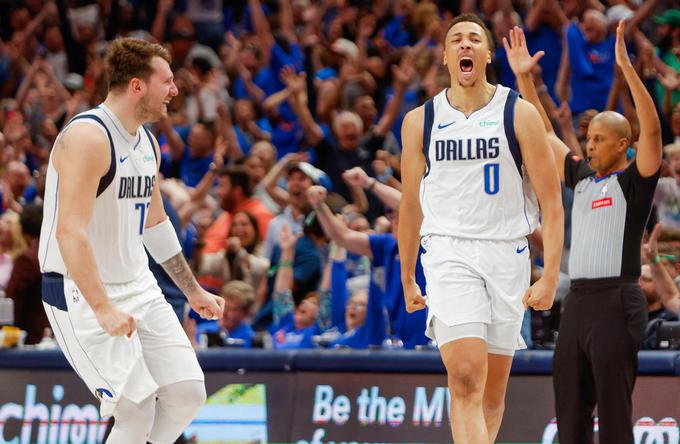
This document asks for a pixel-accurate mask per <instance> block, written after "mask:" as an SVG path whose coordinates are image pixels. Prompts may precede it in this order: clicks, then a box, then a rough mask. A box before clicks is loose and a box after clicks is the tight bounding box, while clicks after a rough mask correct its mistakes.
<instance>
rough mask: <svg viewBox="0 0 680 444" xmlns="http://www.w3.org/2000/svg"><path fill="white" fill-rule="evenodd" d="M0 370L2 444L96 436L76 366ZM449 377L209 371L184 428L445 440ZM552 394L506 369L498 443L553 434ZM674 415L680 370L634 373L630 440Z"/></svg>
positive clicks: (201, 434) (673, 439) (643, 438)
mask: <svg viewBox="0 0 680 444" xmlns="http://www.w3.org/2000/svg"><path fill="white" fill-rule="evenodd" d="M0 380H2V381H3V382H2V383H1V384H0V444H3V443H11V444H28V443H31V444H33V443H36V444H57V443H72V444H95V443H100V442H102V438H103V436H104V431H105V429H106V425H107V421H106V420H101V419H100V416H99V409H98V403H97V400H96V398H95V397H94V396H92V395H91V394H90V393H89V392H88V391H87V389H86V387H85V385H84V384H83V383H82V382H81V381H80V380H79V379H78V377H77V376H76V375H75V373H73V372H71V371H67V370H59V371H47V370H0ZM445 382H446V378H445V376H444V375H432V374H396V373H390V374H380V373H330V372H325V373H312V372H305V373H295V372H281V373H278V372H262V373H259V372H252V373H244V374H241V373H233V372H207V373H206V389H207V392H208V400H207V402H206V405H205V406H204V407H203V408H202V409H201V411H200V412H199V414H198V415H197V417H196V418H195V420H194V421H193V423H192V424H191V425H190V426H189V428H188V429H187V431H186V433H185V436H186V437H187V438H188V439H189V440H190V442H196V443H211V444H221V443H225V444H226V443H229V444H237V443H251V444H252V443H296V444H322V443H323V444H330V443H442V442H451V435H450V431H449V418H450V410H449V400H450V397H449V393H448V390H447V389H446V386H445ZM553 402H554V401H553V389H552V378H551V377H550V376H512V377H511V379H510V384H509V387H508V394H507V402H506V412H505V418H504V421H503V426H502V428H501V431H500V434H499V436H498V440H497V443H524V444H529V443H532V444H533V443H535V444H549V443H554V442H556V441H557V424H556V422H555V419H554V405H553ZM679 418H680V379H679V378H677V377H640V378H638V380H637V384H636V390H635V395H634V421H635V422H636V423H635V429H634V431H635V442H636V444H680V433H679V429H678V422H677V421H678V419H679ZM594 429H595V431H597V422H596V424H595V427H594ZM596 436H597V434H596Z"/></svg>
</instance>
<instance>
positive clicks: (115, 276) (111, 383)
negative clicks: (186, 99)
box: [39, 39, 224, 444]
mask: <svg viewBox="0 0 680 444" xmlns="http://www.w3.org/2000/svg"><path fill="white" fill-rule="evenodd" d="M169 62H170V56H169V54H168V52H167V50H166V49H164V48H163V47H162V46H160V45H156V44H151V43H148V42H145V41H142V40H137V39H118V40H115V41H114V42H113V43H111V45H110V47H109V49H108V51H107V55H106V69H107V74H108V76H109V93H108V95H107V97H106V100H105V101H104V103H102V104H101V105H99V106H98V107H96V108H94V109H92V110H89V111H86V112H84V113H82V114H79V115H77V116H76V117H74V118H73V120H71V122H69V123H68V124H67V125H66V126H65V127H64V129H63V130H62V131H61V133H60V134H59V136H58V137H57V140H56V142H55V145H54V148H53V150H52V153H51V156H50V161H49V167H48V173H47V184H46V191H45V206H44V220H43V225H42V231H41V237H40V257H39V259H40V266H41V268H42V272H43V305H44V307H45V310H46V312H47V315H48V318H49V320H50V323H51V324H52V329H53V330H54V333H55V336H56V338H57V340H58V342H59V345H60V347H61V349H62V351H63V352H64V354H65V356H66V358H67V359H68V361H69V363H70V364H71V366H72V367H73V368H74V370H75V371H76V372H77V373H78V375H79V376H80V377H81V378H82V379H83V380H84V381H85V383H86V384H87V386H88V388H89V389H90V391H91V392H92V393H93V394H95V395H96V396H97V397H98V398H99V399H100V401H101V408H100V410H101V414H102V416H110V415H113V416H114V418H115V426H114V427H113V430H112V432H111V435H110V436H109V439H108V441H107V442H108V443H125V444H128V443H145V442H147V441H150V442H152V443H173V442H174V441H175V440H176V439H177V437H178V436H179V435H180V434H181V433H182V431H183V430H184V428H185V427H186V426H187V425H188V424H189V423H190V422H191V420H192V419H193V417H194V416H195V414H196V413H197V411H198V409H199V408H200V407H201V406H202V405H203V403H204V402H205V398H206V394H205V387H204V382H203V379H204V378H203V373H202V371H201V368H200V366H199V365H198V361H197V359H196V354H195V353H194V351H193V349H192V347H191V345H190V344H189V340H188V338H187V337H186V335H185V334H184V332H183V330H182V328H181V326H180V324H179V321H178V319H177V317H176V316H175V314H174V312H173V310H172V308H171V307H170V305H169V304H168V303H167V302H166V301H165V299H164V297H163V294H162V293H161V291H160V288H159V287H158V285H157V284H156V281H155V279H154V277H153V275H152V274H151V272H150V271H149V266H148V260H147V256H146V253H145V251H144V247H146V249H147V250H148V251H149V253H150V254H151V256H152V257H153V258H154V259H155V260H156V261H157V262H158V263H160V264H162V265H163V267H164V269H165V270H166V272H167V273H168V274H169V275H170V277H172V279H173V280H174V281H175V283H176V284H177V286H178V287H179V288H180V289H181V290H182V291H183V292H184V294H185V295H186V296H187V298H188V300H189V303H190V304H191V306H192V307H193V308H194V309H195V310H196V311H197V312H198V313H199V314H200V315H201V316H203V317H206V318H217V317H218V316H221V314H222V307H223V304H224V302H223V301H222V299H221V298H219V297H217V296H214V295H212V294H210V293H207V292H206V291H204V290H203V289H202V288H201V287H200V286H199V285H198V284H197V282H196V280H195V279H194V277H193V275H192V273H191V270H190V269H189V267H188V265H187V263H186V260H185V259H184V256H183V255H182V252H181V247H180V244H179V241H178V239H177V236H176V235H175V231H174V230H173V228H172V225H171V224H170V222H169V220H168V217H167V215H166V214H165V210H164V209H163V203H162V200H161V195H160V191H159V183H158V166H159V159H160V154H159V149H158V143H157V142H156V141H155V138H154V137H153V136H152V135H151V133H149V132H148V131H147V130H146V129H145V128H144V127H143V126H142V124H144V123H146V122H153V121H157V120H159V119H160V118H161V117H163V116H164V115H166V113H167V103H168V102H169V101H170V100H171V99H172V98H173V97H174V96H176V95H177V88H176V86H175V84H174V82H173V74H172V71H171V70H170V65H169Z"/></svg>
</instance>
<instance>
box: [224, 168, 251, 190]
mask: <svg viewBox="0 0 680 444" xmlns="http://www.w3.org/2000/svg"><path fill="white" fill-rule="evenodd" d="M218 174H219V175H220V176H229V180H230V181H231V186H232V187H240V188H241V190H242V191H243V195H244V196H246V197H250V196H252V195H253V187H252V186H251V184H250V176H248V170H246V169H245V167H243V166H241V165H227V166H225V167H222V169H221V170H219V171H218Z"/></svg>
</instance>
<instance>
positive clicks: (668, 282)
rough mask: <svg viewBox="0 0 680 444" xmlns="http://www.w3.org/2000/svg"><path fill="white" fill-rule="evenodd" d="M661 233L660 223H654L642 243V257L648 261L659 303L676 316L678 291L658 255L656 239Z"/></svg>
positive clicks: (678, 310)
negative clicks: (650, 231)
mask: <svg viewBox="0 0 680 444" xmlns="http://www.w3.org/2000/svg"><path fill="white" fill-rule="evenodd" d="M660 234H661V225H660V224H656V225H655V226H654V229H653V230H652V233H651V234H650V235H649V238H648V239H647V242H646V243H643V244H642V257H643V259H645V258H646V259H647V261H648V262H649V269H650V270H651V272H652V278H653V279H654V283H655V284H656V291H657V293H658V294H659V296H660V298H661V303H662V304H663V306H664V307H665V308H666V310H668V311H671V312H673V313H674V314H675V315H676V316H677V315H678V313H680V291H678V287H677V285H675V282H673V278H671V276H670V274H668V270H666V267H665V266H664V264H663V261H662V260H661V258H660V257H659V249H658V245H657V241H658V240H659V235H660Z"/></svg>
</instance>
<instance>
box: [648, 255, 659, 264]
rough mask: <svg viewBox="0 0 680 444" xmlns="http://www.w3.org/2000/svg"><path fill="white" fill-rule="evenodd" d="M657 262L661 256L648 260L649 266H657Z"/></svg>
mask: <svg viewBox="0 0 680 444" xmlns="http://www.w3.org/2000/svg"><path fill="white" fill-rule="evenodd" d="M659 262H661V256H659V255H658V254H657V255H656V256H654V257H653V258H651V259H650V260H649V263H650V264H658V263H659Z"/></svg>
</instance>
